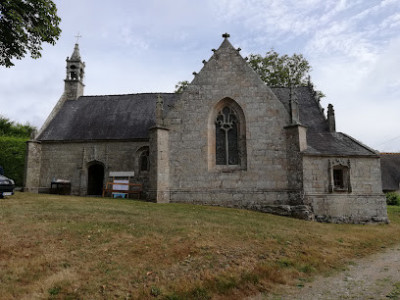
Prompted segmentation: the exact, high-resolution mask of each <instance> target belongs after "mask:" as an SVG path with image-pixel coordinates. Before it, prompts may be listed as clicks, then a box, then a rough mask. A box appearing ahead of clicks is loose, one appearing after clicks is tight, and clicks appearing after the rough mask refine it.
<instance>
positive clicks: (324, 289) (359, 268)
mask: <svg viewBox="0 0 400 300" xmlns="http://www.w3.org/2000/svg"><path fill="white" fill-rule="evenodd" d="M261 299H282V300H284V299H299V300H300V299H307V300H308V299H323V300H331V299H332V300H333V299H360V300H361V299H363V300H364V299H374V300H375V299H400V245H398V246H396V247H393V248H389V249H386V250H385V251H384V252H381V253H378V254H375V255H371V256H369V257H366V258H363V259H360V260H357V261H355V263H354V264H351V265H349V266H348V268H346V270H345V271H343V272H340V273H338V274H335V275H332V276H330V277H322V276H321V277H317V278H315V280H313V281H312V282H310V283H306V284H305V285H304V287H301V288H298V287H296V288H291V289H289V291H286V293H285V294H284V295H279V296H278V295H274V296H272V295H269V296H265V295H264V296H262V295H259V296H257V297H254V298H252V300H261Z"/></svg>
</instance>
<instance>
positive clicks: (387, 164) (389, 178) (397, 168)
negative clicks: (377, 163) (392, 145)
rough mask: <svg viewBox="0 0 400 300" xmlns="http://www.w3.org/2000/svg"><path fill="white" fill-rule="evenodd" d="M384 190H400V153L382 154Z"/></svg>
mask: <svg viewBox="0 0 400 300" xmlns="http://www.w3.org/2000/svg"><path fill="white" fill-rule="evenodd" d="M381 171H382V189H383V190H384V191H398V190H400V186H399V184H400V153H381Z"/></svg>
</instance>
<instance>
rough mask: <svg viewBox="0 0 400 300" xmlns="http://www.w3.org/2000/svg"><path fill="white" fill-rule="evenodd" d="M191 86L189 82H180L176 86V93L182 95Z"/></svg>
mask: <svg viewBox="0 0 400 300" xmlns="http://www.w3.org/2000/svg"><path fill="white" fill-rule="evenodd" d="M188 85H189V81H187V80H184V81H179V82H178V84H176V85H175V93H177V94H181V93H183V91H184V90H185V89H186V88H187V86H188Z"/></svg>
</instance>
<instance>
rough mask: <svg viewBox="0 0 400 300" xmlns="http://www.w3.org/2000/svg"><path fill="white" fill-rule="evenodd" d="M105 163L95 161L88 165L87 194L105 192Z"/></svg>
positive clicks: (96, 194)
mask: <svg viewBox="0 0 400 300" xmlns="http://www.w3.org/2000/svg"><path fill="white" fill-rule="evenodd" d="M103 181H104V165H103V164H102V163H100V162H93V163H91V164H89V166H88V185H87V194H88V195H91V196H98V195H101V194H102V193H103Z"/></svg>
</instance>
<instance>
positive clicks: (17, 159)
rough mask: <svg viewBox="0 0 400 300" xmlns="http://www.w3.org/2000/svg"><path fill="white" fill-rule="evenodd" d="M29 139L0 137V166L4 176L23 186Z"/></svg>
mask: <svg viewBox="0 0 400 300" xmlns="http://www.w3.org/2000/svg"><path fill="white" fill-rule="evenodd" d="M27 140H28V138H19V137H8V136H0V165H1V166H2V167H3V169H4V175H5V176H7V177H8V178H11V179H13V180H14V181H15V185H16V186H22V185H23V177H24V165H25V153H26V141H27Z"/></svg>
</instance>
